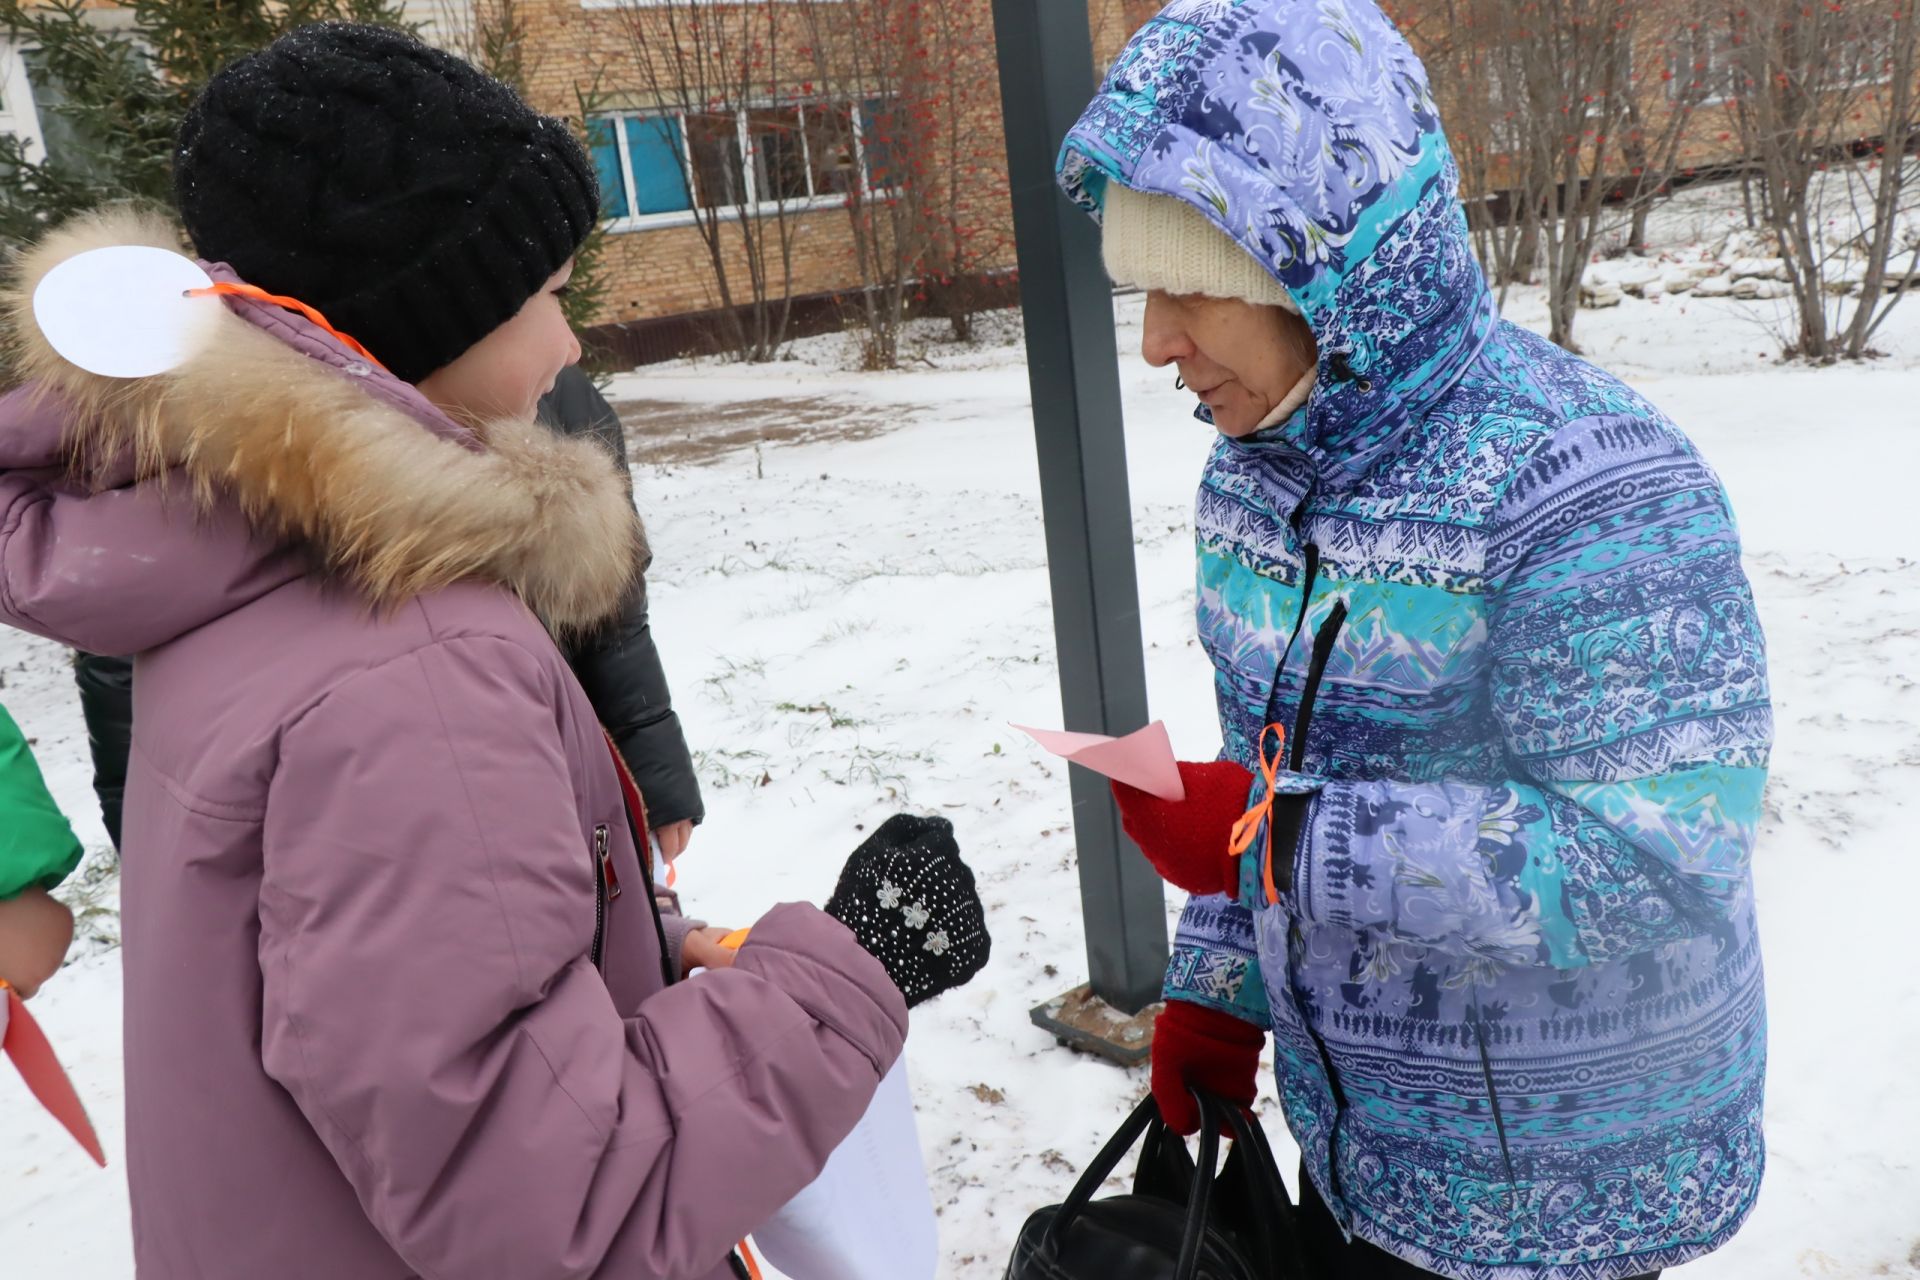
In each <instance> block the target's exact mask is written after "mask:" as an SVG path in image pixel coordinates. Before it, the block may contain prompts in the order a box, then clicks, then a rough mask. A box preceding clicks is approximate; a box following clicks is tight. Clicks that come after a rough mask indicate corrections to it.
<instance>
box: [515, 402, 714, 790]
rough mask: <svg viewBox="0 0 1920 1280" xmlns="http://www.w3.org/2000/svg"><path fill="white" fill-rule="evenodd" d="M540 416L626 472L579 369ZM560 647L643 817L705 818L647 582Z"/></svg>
mask: <svg viewBox="0 0 1920 1280" xmlns="http://www.w3.org/2000/svg"><path fill="white" fill-rule="evenodd" d="M540 417H541V420H542V421H544V422H546V423H547V425H549V426H551V427H552V428H553V429H554V430H556V431H560V432H563V433H565V434H568V435H591V436H593V437H594V438H595V439H597V440H599V441H600V442H601V443H603V444H604V445H606V446H607V448H608V449H609V450H611V451H612V453H613V455H614V456H615V457H616V458H618V459H619V461H620V472H621V474H622V475H626V474H627V446H626V437H625V435H624V433H623V432H622V431H621V429H620V419H619V417H618V415H616V414H615V413H614V411H613V408H612V406H610V405H609V404H608V403H607V402H606V399H605V397H603V396H602V395H601V394H600V392H599V391H598V390H597V389H596V388H595V387H594V385H593V380H592V379H591V378H589V377H588V376H587V375H586V374H584V373H582V372H581V371H580V370H578V369H568V370H566V371H565V372H564V373H562V374H561V375H560V380H559V381H558V382H556V383H555V384H554V389H553V392H552V393H551V394H550V395H548V396H547V398H546V399H544V400H542V401H541V402H540ZM565 648H566V651H567V662H568V664H569V665H570V666H572V668H573V674H574V675H575V677H577V678H578V679H579V681H580V685H581V687H582V688H584V689H585V690H586V691H587V698H588V700H589V701H591V702H592V703H593V709H594V711H595V713H597V714H598V715H599V717H600V722H601V723H602V724H604V725H605V726H606V727H607V732H609V733H611V734H612V735H613V740H614V742H615V744H617V745H618V746H619V748H620V754H621V756H622V757H623V758H624V759H625V760H626V762H627V767H628V768H629V769H631V770H632V771H633V778H634V781H635V782H637V783H638V784H639V785H640V795H641V798H642V799H644V800H645V801H646V802H647V817H648V819H649V820H650V821H651V822H652V823H653V825H655V826H660V827H664V826H669V825H671V824H673V823H675V822H680V821H686V820H690V821H693V822H696V823H697V822H699V821H700V820H701V819H702V818H704V817H705V816H706V810H705V808H704V807H703V806H702V805H701V803H700V782H699V778H698V777H697V776H696V775H695V773H694V769H693V756H692V755H691V753H689V752H688V750H687V739H686V735H685V734H684V733H683V732H682V731H681V728H680V717H679V716H677V715H676V714H674V710H673V700H672V695H671V694H670V693H669V691H668V689H667V673H666V671H665V669H664V668H662V667H661V665H660V651H659V650H658V649H656V648H655V647H654V644H653V630H652V628H651V626H650V625H649V624H648V620H647V591H646V584H645V583H644V582H643V583H641V584H640V585H639V586H638V587H637V588H635V590H634V593H633V595H632V596H630V597H629V598H628V599H627V601H626V603H625V604H624V605H622V606H621V608H620V612H619V614H618V615H616V616H615V617H614V618H612V619H611V620H609V621H608V622H607V624H606V625H604V626H603V627H601V628H600V629H599V630H598V631H597V632H595V633H593V634H591V635H587V636H584V637H581V638H580V639H578V640H575V641H573V642H572V643H570V644H568V645H566V646H565Z"/></svg>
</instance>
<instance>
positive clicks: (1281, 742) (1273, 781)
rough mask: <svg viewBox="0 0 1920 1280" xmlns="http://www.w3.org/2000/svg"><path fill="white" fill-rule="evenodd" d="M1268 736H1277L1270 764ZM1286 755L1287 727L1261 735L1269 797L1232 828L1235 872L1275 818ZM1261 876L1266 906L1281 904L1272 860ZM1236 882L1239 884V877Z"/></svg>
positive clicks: (1230, 848)
mask: <svg viewBox="0 0 1920 1280" xmlns="http://www.w3.org/2000/svg"><path fill="white" fill-rule="evenodd" d="M1268 734H1272V735H1273V736H1274V745H1273V758H1272V759H1271V760H1269V759H1268V758H1267V735H1268ZM1286 751H1287V730H1286V727H1285V726H1284V725H1279V724H1270V725H1268V726H1267V727H1266V728H1264V729H1262V730H1261V731H1260V773H1261V775H1262V776H1263V777H1265V778H1266V780H1267V794H1266V795H1264V796H1262V797H1261V798H1260V799H1259V801H1258V802H1256V803H1255V804H1254V806H1253V808H1251V809H1249V810H1247V811H1246V812H1245V813H1243V814H1241V815H1240V819H1239V821H1237V822H1235V823H1234V824H1233V838H1232V839H1231V840H1230V841H1229V842H1228V843H1227V852H1228V853H1229V854H1231V855H1232V856H1233V858H1234V865H1235V867H1236V868H1238V866H1239V858H1240V855H1241V854H1243V853H1245V852H1246V851H1247V850H1248V849H1250V848H1251V847H1252V846H1253V838H1254V836H1255V835H1257V834H1258V833H1259V831H1260V824H1261V823H1263V822H1266V821H1267V820H1268V819H1269V818H1271V817H1272V816H1273V802H1274V799H1275V790H1276V788H1277V787H1278V786H1279V774H1280V762H1281V761H1282V760H1283V759H1285V758H1286ZM1260 874H1261V879H1262V880H1263V881H1264V884H1265V888H1266V891H1267V905H1268V906H1272V905H1273V904H1274V903H1276V902H1278V901H1280V890H1279V888H1278V887H1277V886H1276V885H1275V884H1274V883H1273V859H1272V858H1267V859H1264V860H1263V861H1262V862H1261V866H1260ZM1234 879H1235V882H1236V883H1238V881H1239V877H1238V875H1236V876H1235V877H1234Z"/></svg>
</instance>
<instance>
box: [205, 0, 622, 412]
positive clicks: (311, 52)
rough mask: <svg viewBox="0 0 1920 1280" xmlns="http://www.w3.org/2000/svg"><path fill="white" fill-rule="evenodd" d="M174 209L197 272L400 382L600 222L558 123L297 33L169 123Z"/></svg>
mask: <svg viewBox="0 0 1920 1280" xmlns="http://www.w3.org/2000/svg"><path fill="white" fill-rule="evenodd" d="M174 193H175V197H176V199H177V200H178V201H179V205H180V215H181V217H182V219H183V220H184V221H185V223H186V227H187V234H188V235H190V236H191V237H192V238H193V243H194V247H195V248H196V249H197V250H198V251H199V253H200V256H201V257H203V258H206V259H207V260H209V261H213V262H225V263H227V264H228V265H229V266H231V267H232V268H233V269H234V270H235V271H237V272H239V273H240V276H241V278H242V279H244V280H246V281H247V282H248V283H249V284H253V285H258V286H259V287H260V288H262V289H265V290H267V291H268V292H269V293H281V294H288V295H291V296H292V297H295V298H298V299H299V300H300V301H302V302H304V303H307V304H308V305H309V306H313V307H317V308H319V310H320V311H321V312H322V313H324V314H325V315H326V317H327V319H328V320H329V321H330V322H331V323H332V324H333V326H334V327H335V328H337V329H339V330H340V331H341V332H343V333H346V334H348V335H350V336H352V337H354V338H356V339H358V340H359V341H360V342H362V343H363V344H365V345H366V347H367V349H368V350H370V351H372V352H373V354H374V355H375V356H377V357H378V358H379V359H380V362H381V363H382V364H384V365H386V366H387V368H388V369H390V370H392V371H393V373H394V374H395V375H396V376H398V377H400V378H403V379H405V380H406V381H408V382H418V381H420V380H421V379H422V378H424V377H426V376H427V375H428V374H430V373H432V372H434V371H435V370H436V369H439V368H442V367H443V366H445V365H447V364H449V363H450V362H452V361H453V360H454V359H456V358H457V357H458V356H459V355H460V354H461V353H462V352H464V351H466V350H467V349H468V348H469V347H471V346H473V345H474V344H475V343H476V342H478V341H480V339H482V338H484V337H486V336H487V334H489V333H491V332H492V331H493V330H494V329H496V328H498V327H499V326H500V325H501V324H503V323H504V322H506V321H507V320H510V319H512V318H513V316H514V314H515V313H517V312H518V311H519V310H520V308H521V307H522V306H523V305H524V304H525V303H526V301H527V299H529V298H531V297H532V296H533V295H534V294H536V293H538V292H539V291H540V287H541V286H542V285H543V284H545V283H546V282H547V280H548V279H549V278H550V277H551V276H552V275H553V273H554V272H556V271H558V270H559V269H560V268H561V266H563V265H564V264H565V263H566V261H567V259H568V258H570V257H572V256H573V254H574V253H575V251H576V250H578V249H579V247H580V244H581V242H582V241H583V240H585V239H586V237H587V234H588V232H590V231H591V230H592V228H593V224H594V219H595V218H596V217H597V216H598V213H599V188H598V185H597V183H596V181H595V178H594V171H593V165H592V162H591V161H590V160H589V159H588V157H587V154H586V151H585V150H584V149H583V148H582V147H581V145H580V143H579V142H578V141H577V140H576V139H575V138H574V137H573V135H572V133H570V132H569V131H568V129H567V127H566V126H565V125H564V124H562V123H561V122H560V121H558V120H555V119H552V118H550V117H547V116H542V115H540V114H539V113H538V112H536V111H534V110H533V109H532V108H531V107H529V106H527V105H526V103H524V102H522V101H521V100H520V99H519V97H518V96H517V95H515V93H514V92H513V90H511V89H509V88H507V87H506V86H505V85H503V84H501V83H500V82H499V81H497V80H494V79H492V78H490V77H488V76H486V75H483V74H482V73H481V72H480V71H478V70H476V69H475V68H473V67H472V66H470V65H468V64H467V63H465V62H462V61H461V60H460V59H458V58H456V57H454V56H453V55H451V54H448V53H444V52H442V51H440V50H438V49H434V48H431V47H429V46H427V45H425V44H423V43H421V42H420V41H419V40H417V39H415V38H414V37H413V36H410V35H405V34H403V33H401V32H397V31H390V30H387V29H385V28H382V27H369V26H360V25H356V24H353V23H345V22H326V23H319V24H316V25H314V26H309V27H302V28H300V29H299V30H296V31H293V32H290V33H288V34H287V35H284V36H282V37H281V38H280V39H278V40H276V41H274V42H273V44H271V45H269V46H268V47H267V48H265V49H263V50H261V51H260V52H259V53H254V54H249V55H248V56H246V57H244V58H241V59H239V60H238V61H236V62H233V63H231V64H230V65H228V66H227V67H225V68H224V69H222V70H221V71H220V72H219V74H217V75H215V76H214V77H213V79H211V80H209V81H208V82H207V87H206V88H205V89H204V90H202V91H201V94H200V96H199V98H198V100H196V101H195V102H194V104H193V106H192V108H191V109H190V110H189V111H188V112H187V117H186V119H185V121H184V122H183V123H182V124H181V126H180V139H179V144H178V146H177V148H176V149H175V153H174Z"/></svg>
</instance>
